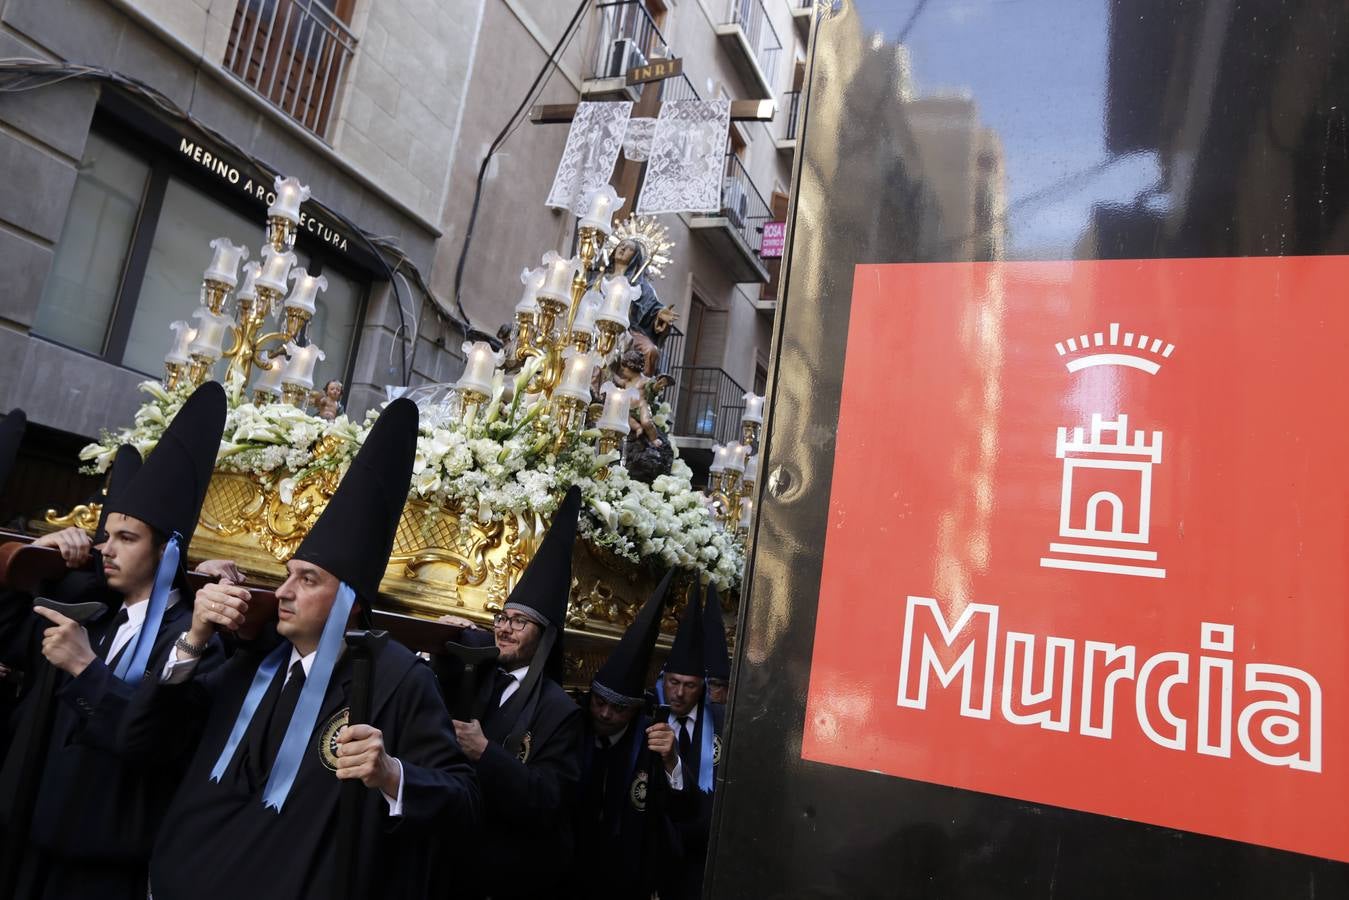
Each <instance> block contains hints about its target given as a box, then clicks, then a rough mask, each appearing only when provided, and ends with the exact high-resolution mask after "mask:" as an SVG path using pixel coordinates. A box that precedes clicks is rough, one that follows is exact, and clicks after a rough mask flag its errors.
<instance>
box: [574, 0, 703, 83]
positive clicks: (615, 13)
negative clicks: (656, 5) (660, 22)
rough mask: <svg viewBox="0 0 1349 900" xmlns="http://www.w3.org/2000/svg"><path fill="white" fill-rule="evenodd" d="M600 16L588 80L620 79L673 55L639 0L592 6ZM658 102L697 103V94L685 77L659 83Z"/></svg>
mask: <svg viewBox="0 0 1349 900" xmlns="http://www.w3.org/2000/svg"><path fill="white" fill-rule="evenodd" d="M595 9H596V11H597V12H599V14H600V39H599V44H598V45H596V48H595V58H594V60H593V63H592V65H591V71H590V74H589V76H588V77H590V78H621V77H623V76H624V75H626V74H627V73H628V71H629V70H630V69H634V68H636V67H637V66H644V65H646V64H647V63H649V62H651V61H652V60H653V59H670V58H672V57H673V56H674V53H673V51H671V49H670V45H669V44H668V43H666V41H665V36H664V35H663V34H661V33H660V29H659V28H657V27H656V22H655V20H654V19H652V18H651V13H649V12H647V9H646V5H645V4H644V3H642V2H641V0H620V2H614V3H601V4H599V5H598V6H596V7H595ZM660 99H661V100H697V99H699V97H698V91H697V90H696V89H695V88H694V87H693V82H692V81H689V79H688V76H687V75H680V76H679V77H678V78H667V79H665V80H664V81H662V82H661V83H660Z"/></svg>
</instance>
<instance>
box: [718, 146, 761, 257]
mask: <svg viewBox="0 0 1349 900" xmlns="http://www.w3.org/2000/svg"><path fill="white" fill-rule="evenodd" d="M720 215H721V216H723V217H724V218H726V219H728V220H730V223H731V227H732V228H734V229H735V230H736V231H738V232H739V233H740V237H741V238H743V239H744V241H745V244H746V245H747V246H748V247H749V248H750V250H751V251H753V252H754V253H758V252H759V247H760V246H762V245H763V226H764V223H765V222H768V221H771V220H772V218H773V216H772V210H771V209H770V208H769V206H768V203H767V202H765V201H764V198H763V194H760V193H759V189H758V188H757V187H755V186H754V182H753V181H751V180H750V177H749V173H748V172H746V171H745V165H744V163H742V162H741V161H740V157H738V156H736V155H735V154H734V153H728V154H726V175H725V177H724V178H723V179H722V182H721V212H720Z"/></svg>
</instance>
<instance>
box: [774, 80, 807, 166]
mask: <svg viewBox="0 0 1349 900" xmlns="http://www.w3.org/2000/svg"><path fill="white" fill-rule="evenodd" d="M778 112H779V114H780V115H781V116H782V119H783V124H782V131H781V132H779V133H778V136H777V138H776V139H775V140H774V143H775V144H777V148H778V152H779V153H783V154H786V155H788V156H790V155H792V154H793V153H795V152H796V131H797V128H798V126H800V124H801V92H800V91H789V92H788V93H786V94H783V95H782V108H781V109H780V110H779V111H778Z"/></svg>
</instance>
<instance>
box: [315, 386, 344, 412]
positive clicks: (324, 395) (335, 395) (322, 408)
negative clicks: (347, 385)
mask: <svg viewBox="0 0 1349 900" xmlns="http://www.w3.org/2000/svg"><path fill="white" fill-rule="evenodd" d="M314 408H315V409H316V410H318V414H319V418H321V419H336V418H337V417H338V416H340V415H341V414H342V382H340V381H338V380H337V379H336V378H334V379H333V380H332V381H330V382H328V383H327V384H325V385H324V386H323V390H321V391H315V392H314Z"/></svg>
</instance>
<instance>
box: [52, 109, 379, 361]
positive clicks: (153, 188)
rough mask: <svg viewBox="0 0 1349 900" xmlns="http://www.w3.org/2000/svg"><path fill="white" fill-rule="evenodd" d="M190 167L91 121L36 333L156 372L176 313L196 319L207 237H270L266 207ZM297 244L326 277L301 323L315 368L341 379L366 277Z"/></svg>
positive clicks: (254, 241) (303, 258)
mask: <svg viewBox="0 0 1349 900" xmlns="http://www.w3.org/2000/svg"><path fill="white" fill-rule="evenodd" d="M123 130H125V129H123ZM192 176H193V173H192V171H191V170H190V169H187V168H185V167H184V166H183V165H182V163H181V161H180V160H179V159H177V158H176V157H174V156H173V155H172V154H171V153H168V152H164V151H156V150H155V149H154V148H152V147H149V146H141V145H138V144H136V143H135V142H134V140H131V141H128V142H127V143H125V144H124V143H123V142H122V141H121V140H118V141H113V140H111V139H110V138H109V137H108V135H107V134H106V133H100V132H98V131H92V132H90V134H89V139H88V141H87V143H86V145H85V153H84V158H83V160H82V161H81V164H80V171H79V176H78V178H77V181H76V186H75V191H74V195H73V197H72V200H71V203H70V207H69V209H68V210H67V212H66V222H65V226H64V227H63V229H62V232H61V239H60V241H59V242H58V243H57V246H56V251H55V257H54V261H53V265H52V272H51V274H50V276H49V277H48V279H47V283H46V285H45V286H44V289H43V295H42V302H41V304H40V305H39V307H38V311H37V317H36V320H35V322H34V324H33V333H34V334H36V335H38V336H40V337H43V338H46V339H47V340H50V341H52V342H54V343H58V344H61V345H63V346H67V347H71V348H73V349H76V350H81V351H83V352H85V353H89V354H91V355H94V356H98V357H101V358H103V359H105V360H107V361H108V362H110V363H114V364H117V365H120V366H123V367H125V368H128V369H133V370H135V371H137V372H142V373H144V374H146V375H149V376H151V377H157V376H159V375H161V374H162V373H163V368H164V363H163V360H164V354H165V352H167V350H168V348H169V343H170V339H171V333H170V331H169V327H168V326H169V323H170V322H172V321H174V320H175V319H185V320H186V319H190V317H191V315H192V313H193V311H194V310H196V308H197V307H198V305H199V304H200V299H199V298H200V294H201V277H202V271H203V270H204V269H205V268H206V266H207V264H208V263H209V262H210V258H211V250H210V248H209V246H208V244H209V242H210V240H211V239H212V238H215V237H220V236H225V237H228V238H229V239H230V240H231V241H233V242H234V243H236V244H243V245H244V246H246V247H248V248H249V253H250V256H251V257H253V258H256V256H257V254H258V252H259V250H260V249H261V247H262V243H263V239H264V230H265V229H264V227H263V218H264V217H263V214H262V211H261V210H255V209H251V208H250V207H249V206H248V205H247V204H246V203H244V202H243V201H240V200H239V199H238V198H228V199H227V200H222V199H218V198H217V197H215V196H213V195H212V194H210V193H208V192H207V191H206V190H203V187H205V186H207V185H208V184H209V182H207V183H205V184H203V183H201V182H200V181H199V180H197V179H194V178H193V177H192ZM295 253H296V256H297V257H298V258H299V265H300V266H301V267H303V268H305V269H307V270H308V271H309V272H311V273H313V274H322V275H324V276H325V277H326V278H327V279H328V289H327V291H326V292H325V293H323V294H321V295H320V296H319V298H318V301H317V312H316V313H315V315H314V318H313V320H312V321H311V322H310V323H309V325H308V326H307V332H306V335H307V337H308V338H309V339H310V340H312V341H313V342H314V343H317V344H318V345H319V346H320V347H321V348H322V349H323V351H324V354H325V359H324V360H323V361H322V362H320V363H319V365H318V366H317V367H316V368H315V371H314V379H315V381H316V382H317V381H319V380H320V379H322V380H325V381H326V380H328V379H333V378H335V379H338V380H340V381H343V382H345V381H347V380H348V373H349V371H350V368H351V364H352V362H353V360H354V358H355V350H356V339H357V335H358V333H359V322H360V320H361V317H362V315H363V310H364V305H365V298H366V295H367V293H368V288H369V283H368V281H367V280H365V279H363V278H361V277H360V273H359V271H358V270H355V269H353V268H351V267H350V263H348V264H347V265H346V266H344V265H343V264H342V263H341V261H340V259H339V258H337V257H336V256H335V255H334V251H331V250H330V249H329V248H327V247H326V245H324V244H323V243H321V242H320V241H317V240H311V239H309V238H308V235H307V234H306V233H305V232H304V231H301V232H300V235H299V242H298V243H297V246H296V248H295ZM228 309H229V307H227V310H228ZM225 368H226V364H225V363H224V362H222V363H220V364H219V365H218V366H217V370H216V372H215V377H217V378H219V377H222V376H223V374H224V371H225Z"/></svg>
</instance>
